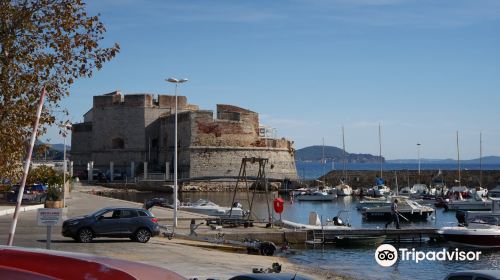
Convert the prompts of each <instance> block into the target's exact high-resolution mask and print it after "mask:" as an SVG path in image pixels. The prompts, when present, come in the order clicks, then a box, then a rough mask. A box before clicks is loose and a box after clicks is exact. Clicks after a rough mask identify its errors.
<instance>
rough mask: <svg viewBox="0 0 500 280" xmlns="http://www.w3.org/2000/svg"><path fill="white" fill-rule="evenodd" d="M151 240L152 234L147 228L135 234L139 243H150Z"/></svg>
mask: <svg viewBox="0 0 500 280" xmlns="http://www.w3.org/2000/svg"><path fill="white" fill-rule="evenodd" d="M150 238H151V232H149V230H147V229H145V228H140V229H139V230H137V232H136V233H135V240H137V242H140V243H146V242H148V241H149V239H150Z"/></svg>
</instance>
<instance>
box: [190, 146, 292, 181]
mask: <svg viewBox="0 0 500 280" xmlns="http://www.w3.org/2000/svg"><path fill="white" fill-rule="evenodd" d="M244 157H263V158H268V159H269V163H268V165H267V166H266V175H267V177H268V178H269V179H278V180H283V179H285V178H288V179H292V180H294V179H297V170H296V168H295V161H294V157H293V154H292V153H290V151H288V150H286V149H266V148H233V147H192V148H191V149H190V162H191V166H190V173H191V174H190V175H191V176H192V177H203V176H214V175H221V176H238V173H239V171H240V166H241V160H242V158H244ZM258 166H259V165H258V164H257V163H256V164H251V165H247V176H257V171H258Z"/></svg>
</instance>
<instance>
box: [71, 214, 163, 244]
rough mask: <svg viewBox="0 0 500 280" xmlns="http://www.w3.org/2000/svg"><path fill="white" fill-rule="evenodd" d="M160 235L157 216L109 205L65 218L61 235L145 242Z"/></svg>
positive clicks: (83, 239)
mask: <svg viewBox="0 0 500 280" xmlns="http://www.w3.org/2000/svg"><path fill="white" fill-rule="evenodd" d="M158 234H160V227H159V226H158V219H156V218H155V217H154V216H153V214H151V212H149V211H148V210H144V209H139V208H124V207H114V208H112V207H109V208H103V209H101V210H99V211H97V212H95V213H92V214H90V215H86V216H83V217H76V218H72V219H68V220H66V221H64V223H63V227H62V235H63V236H65V237H71V238H73V239H75V240H76V241H79V242H83V243H88V242H90V241H92V239H93V238H95V237H128V238H130V239H132V240H135V241H138V242H141V243H146V242H148V241H149V239H150V238H151V237H152V236H156V235H158Z"/></svg>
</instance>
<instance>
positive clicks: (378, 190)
mask: <svg viewBox="0 0 500 280" xmlns="http://www.w3.org/2000/svg"><path fill="white" fill-rule="evenodd" d="M366 193H367V195H371V196H388V195H390V194H391V189H389V187H387V186H386V185H376V186H373V187H371V188H369V189H368V191H367V192H366Z"/></svg>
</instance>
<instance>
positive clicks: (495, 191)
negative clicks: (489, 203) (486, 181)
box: [488, 186, 500, 198]
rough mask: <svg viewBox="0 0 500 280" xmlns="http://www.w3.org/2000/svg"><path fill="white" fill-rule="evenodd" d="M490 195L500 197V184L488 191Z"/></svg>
mask: <svg viewBox="0 0 500 280" xmlns="http://www.w3.org/2000/svg"><path fill="white" fill-rule="evenodd" d="M488 196H489V197H490V198H492V197H500V186H496V187H495V188H494V189H491V190H489V191H488Z"/></svg>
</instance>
